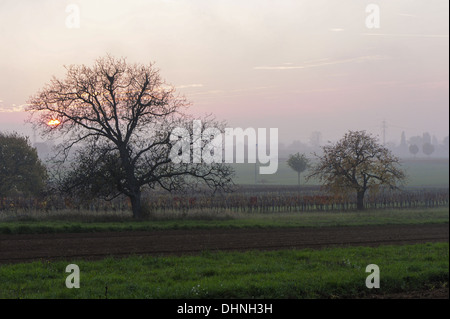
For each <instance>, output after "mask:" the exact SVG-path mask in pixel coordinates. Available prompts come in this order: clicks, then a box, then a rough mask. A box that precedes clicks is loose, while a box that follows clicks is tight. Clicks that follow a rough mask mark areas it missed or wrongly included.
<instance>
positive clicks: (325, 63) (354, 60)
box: [253, 55, 387, 70]
mask: <svg viewBox="0 0 450 319" xmlns="http://www.w3.org/2000/svg"><path fill="white" fill-rule="evenodd" d="M386 59H387V57H385V56H381V55H369V56H361V57H356V58H350V59H342V60H334V61H333V60H329V59H321V61H322V62H315V63H304V64H303V65H297V66H286V65H280V66H255V67H253V69H254V70H298V69H307V68H314V67H322V66H328V65H335V64H345V63H361V62H366V61H376V60H386Z"/></svg>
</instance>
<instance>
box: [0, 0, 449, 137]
mask: <svg viewBox="0 0 450 319" xmlns="http://www.w3.org/2000/svg"><path fill="white" fill-rule="evenodd" d="M72 3H73V4H75V5H77V6H78V8H79V9H80V16H79V17H80V28H75V29H70V28H68V27H67V25H66V19H67V17H68V16H69V14H70V13H66V11H65V10H66V5H67V3H65V2H62V1H56V0H52V1H50V0H45V1H20V2H18V1H12V0H2V2H1V3H0V41H1V45H2V49H1V50H0V57H1V59H0V130H17V131H20V130H23V131H24V132H28V133H27V134H29V132H30V130H29V128H27V126H24V124H23V119H24V114H23V112H22V113H21V112H18V111H20V110H21V109H22V108H23V104H24V103H26V101H27V99H28V97H29V96H30V95H31V94H33V93H35V92H36V91H37V90H38V89H39V88H41V87H42V86H43V85H44V84H45V83H47V82H48V81H49V80H50V78H51V77H52V76H53V75H55V76H57V77H62V76H63V75H64V69H63V65H67V64H79V63H82V64H92V62H93V61H94V60H95V59H96V58H98V57H100V56H102V55H105V54H106V53H110V54H113V55H116V56H125V57H127V58H128V60H129V61H130V62H140V63H148V62H150V61H154V62H156V65H157V66H158V67H159V68H160V69H161V74H162V75H163V77H164V78H166V79H167V81H169V82H170V83H172V84H173V85H175V86H176V87H178V90H179V92H181V93H183V94H185V95H186V96H187V98H188V99H189V100H190V101H192V102H193V106H192V109H191V112H193V113H194V114H202V113H204V112H208V113H213V114H214V115H216V116H217V117H218V118H220V119H225V120H227V121H228V123H229V126H230V127H237V126H240V127H267V128H269V127H277V128H278V129H279V136H280V140H281V141H283V142H287V143H289V142H292V141H294V140H299V139H300V140H302V141H305V142H307V141H308V138H309V136H310V134H311V132H313V131H321V132H322V134H323V137H324V140H335V139H337V138H339V137H340V136H342V135H343V134H344V133H345V132H346V131H347V130H349V129H352V130H356V129H366V130H368V131H370V132H372V133H374V134H378V135H380V134H381V123H382V121H383V120H386V121H387V123H388V130H387V133H388V140H389V139H390V140H393V141H397V142H398V140H399V138H400V134H401V132H402V131H405V132H406V134H407V136H412V135H418V134H420V135H421V134H422V133H423V132H425V131H428V132H430V134H432V135H435V136H436V137H438V139H439V140H442V139H443V138H444V137H445V136H448V131H449V120H448V118H449V106H448V105H449V95H448V88H449V83H448V76H449V74H448V70H449V69H448V58H449V44H448V23H449V16H448V1H443V0H434V1H425V0H420V1H410V0H408V1H407V0H399V1H395V2H393V1H388V0H383V1H354V0H346V1H332V0H317V1H298V0H292V1H286V0H281V1H268V0H249V1H237V0H236V1H230V0H227V1H225V0H222V1H219V0H213V1H200V0H192V1H187V0H186V1H184V0H180V1H175V0H172V1H170V0H155V1H143V0H131V1H105V0H103V1H95V2H94V1H86V0H79V1H76V0H74V1H73V2H72ZM369 3H375V4H378V5H379V7H380V28H379V29H368V28H367V26H366V24H365V19H366V18H367V16H368V13H366V12H365V8H366V6H367V5H368V4H369Z"/></svg>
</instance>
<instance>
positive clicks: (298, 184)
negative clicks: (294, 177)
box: [298, 173, 300, 186]
mask: <svg viewBox="0 0 450 319" xmlns="http://www.w3.org/2000/svg"><path fill="white" fill-rule="evenodd" d="M298 186H300V173H298Z"/></svg>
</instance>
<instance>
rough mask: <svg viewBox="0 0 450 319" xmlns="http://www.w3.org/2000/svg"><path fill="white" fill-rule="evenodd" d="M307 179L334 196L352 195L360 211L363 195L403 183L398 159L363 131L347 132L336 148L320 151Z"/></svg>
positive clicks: (333, 145) (324, 148)
mask: <svg viewBox="0 0 450 319" xmlns="http://www.w3.org/2000/svg"><path fill="white" fill-rule="evenodd" d="M315 156H316V157H317V158H318V162H317V163H316V164H315V165H314V166H313V167H312V169H311V173H310V174H309V175H308V179H309V178H312V177H316V178H318V179H319V180H320V181H321V182H322V183H323V184H324V186H325V187H326V188H327V189H329V190H331V191H332V192H334V193H347V192H349V191H352V192H353V191H355V192H356V195H357V208H358V209H359V210H361V209H364V195H365V194H366V192H367V191H368V190H373V191H376V190H377V189H378V188H379V187H380V186H387V187H390V188H396V187H397V182H399V181H402V180H403V179H405V173H404V172H403V170H402V169H401V168H400V167H399V161H400V160H399V158H397V157H395V156H394V155H392V153H391V151H390V150H389V149H387V148H386V147H384V146H382V145H380V144H379V143H378V142H377V140H376V138H374V137H372V136H371V135H370V134H368V133H366V132H365V131H356V132H352V131H350V132H348V133H346V134H345V136H344V137H343V138H342V139H341V140H340V141H338V142H337V143H336V144H332V145H327V146H324V147H323V155H321V156H318V155H315Z"/></svg>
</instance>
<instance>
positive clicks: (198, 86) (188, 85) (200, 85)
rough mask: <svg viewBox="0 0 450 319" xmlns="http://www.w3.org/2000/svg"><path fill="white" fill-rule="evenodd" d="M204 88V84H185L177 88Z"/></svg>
mask: <svg viewBox="0 0 450 319" xmlns="http://www.w3.org/2000/svg"><path fill="white" fill-rule="evenodd" d="M201 87H203V84H184V85H179V86H177V87H176V88H177V89H187V88H201Z"/></svg>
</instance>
